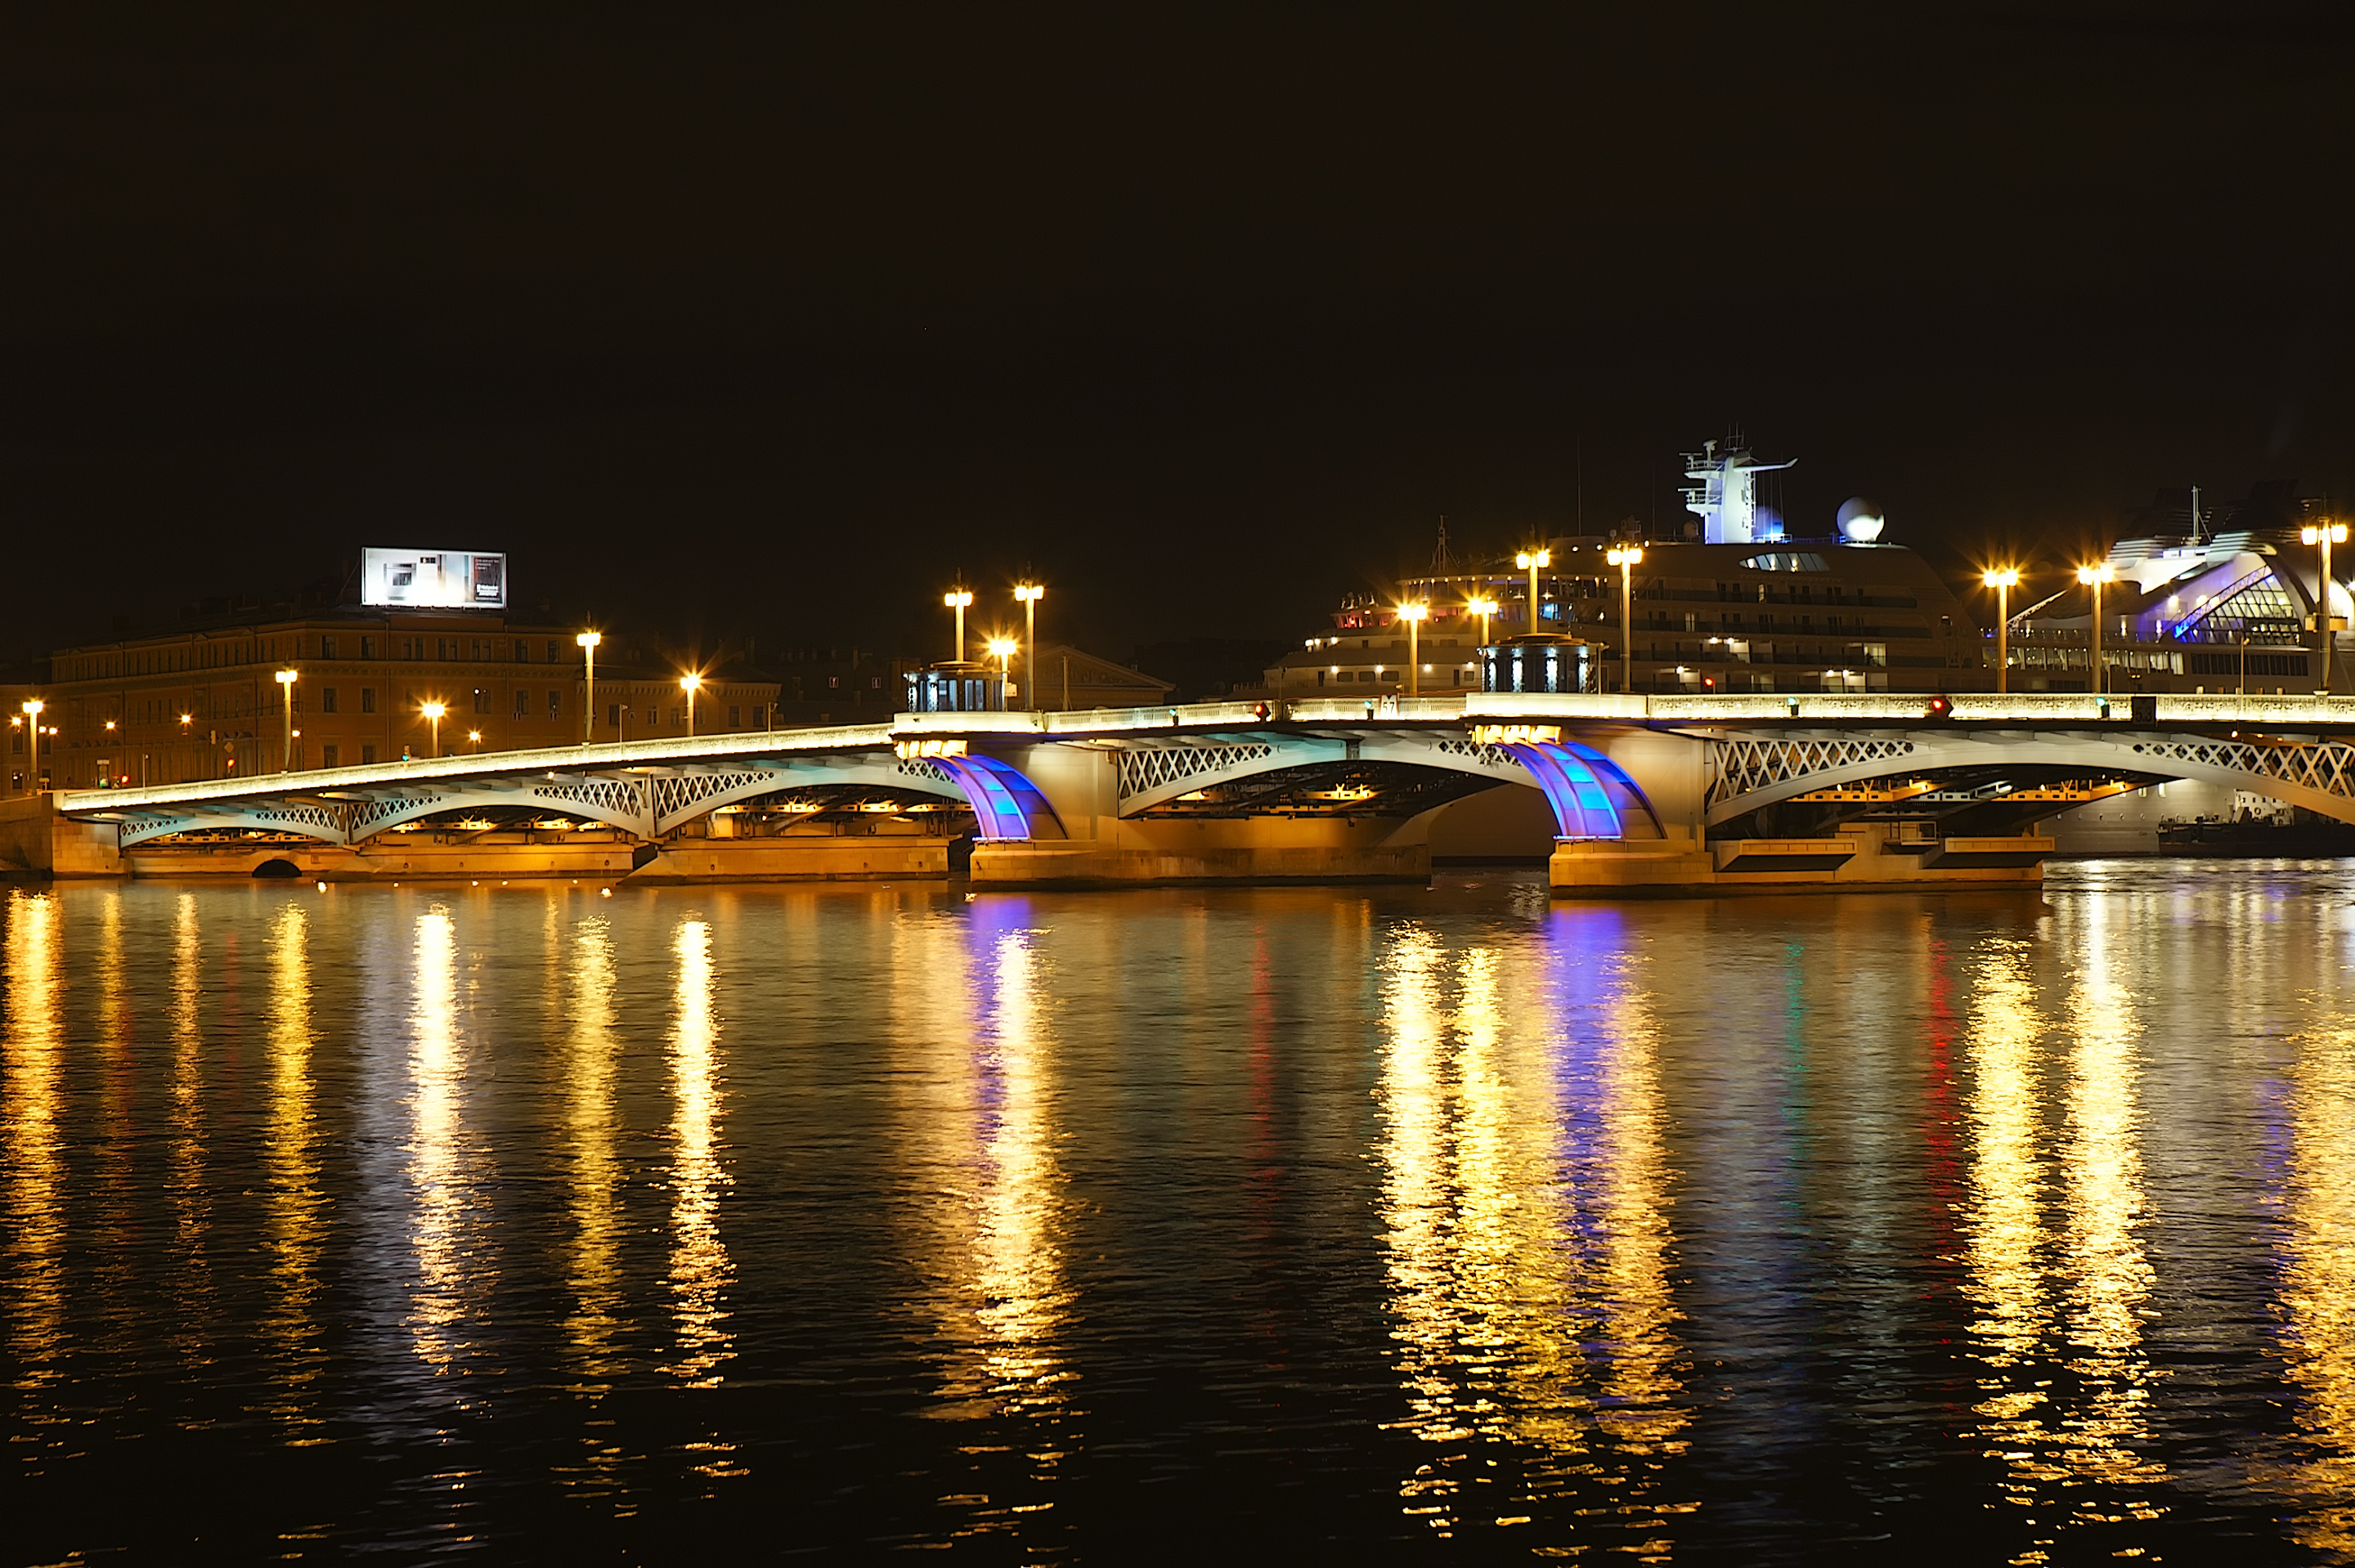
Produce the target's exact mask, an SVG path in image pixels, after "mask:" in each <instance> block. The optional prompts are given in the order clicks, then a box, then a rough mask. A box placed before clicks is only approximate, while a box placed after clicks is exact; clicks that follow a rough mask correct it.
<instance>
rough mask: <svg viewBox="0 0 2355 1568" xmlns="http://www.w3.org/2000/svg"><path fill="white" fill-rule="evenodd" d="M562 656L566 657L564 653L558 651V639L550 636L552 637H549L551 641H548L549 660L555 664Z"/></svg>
mask: <svg viewBox="0 0 2355 1568" xmlns="http://www.w3.org/2000/svg"><path fill="white" fill-rule="evenodd" d="M562 657H564V655H563V654H561V653H559V652H557V643H556V640H555V639H554V638H550V639H549V642H548V662H549V663H551V664H553V663H555V662H557V661H558V660H559V659H561V658H562Z"/></svg>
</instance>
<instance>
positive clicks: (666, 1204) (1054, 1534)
mask: <svg viewBox="0 0 2355 1568" xmlns="http://www.w3.org/2000/svg"><path fill="white" fill-rule="evenodd" d="M2350 900H2355V866H2350V867H2347V868H2341V867H2340V866H2338V865H2335V864H2318V865H2268V864H2246V863H2243V864H2232V863H2179V864H2143V865H2126V864H2123V863H2112V864H2091V865H2084V866H2079V867H2073V868H2061V869H2059V870H2057V871H2056V873H2055V875H2054V879H2053V881H2052V883H2051V885H2049V886H2048V888H2047V889H2046V891H2045V892H2044V894H2043V895H2041V897H2040V896H2038V895H1985V896H1970V897H1966V896H1948V897H1934V896H1933V897H1922V898H1911V897H1891V896H1872V897H1841V898H1831V897H1817V898H1804V899H1791V900H1780V899H1778V900H1772V901H1766V900H1759V901H1728V902H1720V903H1660V904H1647V905H1635V906H1592V905H1581V906H1561V905H1553V904H1550V903H1549V901H1548V899H1547V898H1546V896H1545V894H1544V890H1543V888H1542V887H1541V886H1538V885H1533V884H1532V883H1531V882H1530V881H1529V880H1527V879H1520V878H1516V877H1513V876H1509V875H1503V874H1492V875H1470V876H1457V877H1454V878H1451V879H1447V880H1445V881H1444V882H1443V885H1441V886H1440V887H1438V888H1436V889H1434V890H1432V891H1428V892H1426V891H1422V890H1408V889H1400V890H1385V891H1380V892H1375V893H1364V892H1359V891H1354V890H1316V891H1231V892H1229V891H1220V892H1210V893H1202V892H1191V891H1188V892H1175V893H1167V894H1163V893H1149V894H1132V895H1103V896H1085V895H1074V896H1068V897H1066V896H1051V897H1009V896H985V897H980V898H967V897H965V896H964V895H962V894H961V893H952V892H949V891H946V890H943V888H941V887H940V886H938V885H929V886H926V885H906V886H896V887H888V888H871V887H860V888H834V889H823V890H798V889H797V890H782V889H775V888H702V889H673V890H668V891H662V892H630V893H623V894H617V895H613V896H601V895H598V893H597V891H596V889H595V888H594V887H588V888H576V887H572V886H561V887H556V888H542V887H536V886H535V887H527V886H522V885H518V886H516V887H509V888H499V887H488V888H476V887H449V888H401V889H391V888H353V887H346V886H338V887H336V888H334V889H332V890H330V891H326V892H321V891H318V890H315V889H314V888H312V887H311V886H310V885H297V886H287V885H266V886H264V885H256V886H252V887H234V888H209V887H208V888H185V887H176V886H173V885H152V884H150V885H129V886H120V887H117V886H94V885H93V886H61V887H58V888H56V889H54V890H35V891H29V892H28V891H26V890H23V889H19V890H17V891H16V892H15V893H13V894H11V895H7V898H6V903H5V922H6V925H5V976H0V979H4V980H5V1021H6V1030H7V1033H6V1046H5V1061H4V1062H0V1066H4V1067H5V1080H4V1081H0V1087H5V1096H4V1097H0V1179H5V1213H0V1292H5V1361H0V1369H5V1382H6V1384H7V1387H8V1395H7V1405H6V1422H5V1436H6V1439H7V1442H6V1448H5V1464H6V1467H7V1469H6V1492H5V1513H0V1542H5V1552H6V1556H7V1559H8V1560H9V1561H11V1562H16V1563H54V1562H61V1561H67V1560H69V1559H70V1560H75V1561H108V1560H124V1559H126V1558H127V1559H132V1560H146V1561H186V1560H190V1559H194V1558H199V1557H207V1556H219V1557H229V1558H238V1559H248V1560H261V1559H276V1558H288V1559H303V1560H315V1559H318V1558H325V1557H339V1556H340V1557H367V1558H369V1559H370V1560H376V1561H398V1560H401V1559H404V1558H409V1557H415V1556H423V1555H427V1554H436V1553H458V1552H470V1551H471V1552H474V1553H476V1554H478V1555H479V1556H480V1558H481V1559H482V1560H484V1561H502V1562H505V1561H517V1560H541V1561H566V1562H603V1561H614V1562H636V1561H671V1562H679V1561H712V1560H720V1559H723V1558H724V1559H725V1560H730V1561H734V1560H741V1559H744V1558H748V1557H761V1556H768V1555H784V1554H789V1553H794V1552H833V1553H837V1554H840V1555H868V1554H873V1553H875V1552H879V1550H881V1549H884V1548H890V1547H913V1546H929V1547H953V1548H954V1549H956V1550H958V1551H962V1552H967V1553H968V1554H979V1555H981V1556H983V1557H986V1558H993V1559H1004V1558H1015V1557H1024V1556H1039V1557H1052V1556H1061V1557H1066V1558H1072V1559H1082V1558H1085V1559H1094V1560H1098V1561H1107V1560H1110V1561H1118V1560H1124V1559H1130V1558H1136V1557H1142V1556H1171V1557H1175V1556H1181V1555H1182V1556H1188V1557H1199V1556H1200V1555H1201V1554H1202V1553H1204V1552H1231V1553H1239V1554H1243V1555H1246V1556H1249V1557H1254V1558H1256V1557H1264V1556H1270V1555H1274V1554H1276V1553H1278V1552H1307V1551H1316V1550H1318V1549H1319V1548H1323V1549H1324V1550H1325V1551H1326V1552H1328V1553H1331V1554H1338V1552H1339V1551H1346V1552H1348V1553H1349V1554H1351V1555H1353V1556H1356V1557H1359V1558H1392V1557H1401V1556H1412V1557H1420V1558H1429V1559H1432V1560H1434V1561H1445V1560H1450V1559H1455V1558H1465V1559H1488V1558H1495V1557H1504V1556H1512V1557H1525V1556H1529V1555H1537V1556H1584V1557H1586V1558H1588V1559H1590V1560H1593V1561H1604V1562H1618V1561H1625V1560H1628V1559H1629V1558H1631V1557H1632V1558H1633V1559H1635V1560H1637V1561H1644V1562H1671V1561H1700V1560H1717V1561H1738V1562H1744V1563H1757V1562H1776V1561H1782V1562H1798V1561H1818V1560H1822V1559H1825V1558H1831V1557H1839V1556H1853V1557H1856V1558H1859V1559H1886V1558H1888V1557H1891V1556H1894V1555H1896V1554H1898V1553H1900V1552H1904V1553H1911V1554H1916V1555H1922V1554H1930V1555H1941V1556H1948V1557H1953V1558H1956V1559H1961V1560H1970V1561H1977V1562H1985V1563H2039V1562H2047V1561H2050V1562H2087V1561H2096V1560H2098V1561H2103V1562H2113V1561H2116V1560H2119V1559H2129V1560H2132V1559H2140V1560H2145V1561H2163V1560H2168V1559H2173V1560H2175V1561H2179V1562H2202V1561H2217V1560H2219V1559H2222V1558H2227V1557H2229V1558H2231V1559H2232V1560H2238V1561H2255V1562H2264V1561H2317V1560H2321V1561H2344V1560H2347V1559H2348V1558H2349V1557H2350V1555H2355V985H2350V980H2349V969H2348V964H2349V961H2350V957H2355V904H2350Z"/></svg>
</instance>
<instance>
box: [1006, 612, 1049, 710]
mask: <svg viewBox="0 0 2355 1568" xmlns="http://www.w3.org/2000/svg"><path fill="white" fill-rule="evenodd" d="M1046 597H1047V590H1046V589H1045V588H1040V587H1039V585H1038V584H1037V583H1016V584H1015V585H1014V599H1015V602H1016V603H1018V604H1019V605H1020V606H1021V607H1022V613H1023V615H1024V616H1025V617H1027V618H1028V624H1027V625H1026V626H1025V627H1024V629H1023V635H1024V636H1025V637H1027V638H1028V639H1029V641H1028V648H1029V650H1030V652H1028V653H1027V654H1025V655H1024V656H1023V660H1022V684H1023V687H1024V691H1023V697H1024V698H1025V699H1026V701H1027V703H1028V706H1029V707H1030V708H1031V709H1032V710H1033V711H1034V712H1035V711H1036V710H1037V709H1038V708H1039V600H1040V599H1045V598H1046Z"/></svg>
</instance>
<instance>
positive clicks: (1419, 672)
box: [1398, 604, 1431, 697]
mask: <svg viewBox="0 0 2355 1568" xmlns="http://www.w3.org/2000/svg"><path fill="white" fill-rule="evenodd" d="M1430 613H1431V606H1429V605H1427V604H1402V605H1401V606H1399V607H1398V618H1399V619H1400V620H1403V621H1405V622H1406V694H1407V695H1408V696H1410V697H1416V696H1421V695H1422V694H1423V639H1422V632H1423V617H1425V616H1427V615H1429V614H1430Z"/></svg>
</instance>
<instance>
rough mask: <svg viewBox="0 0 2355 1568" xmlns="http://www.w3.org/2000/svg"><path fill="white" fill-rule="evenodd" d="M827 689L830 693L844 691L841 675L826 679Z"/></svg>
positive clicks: (830, 676) (829, 676)
mask: <svg viewBox="0 0 2355 1568" xmlns="http://www.w3.org/2000/svg"><path fill="white" fill-rule="evenodd" d="M841 689H842V677H841V676H839V675H828V676H827V677H826V690H827V691H829V692H837V691H840V690H841Z"/></svg>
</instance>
